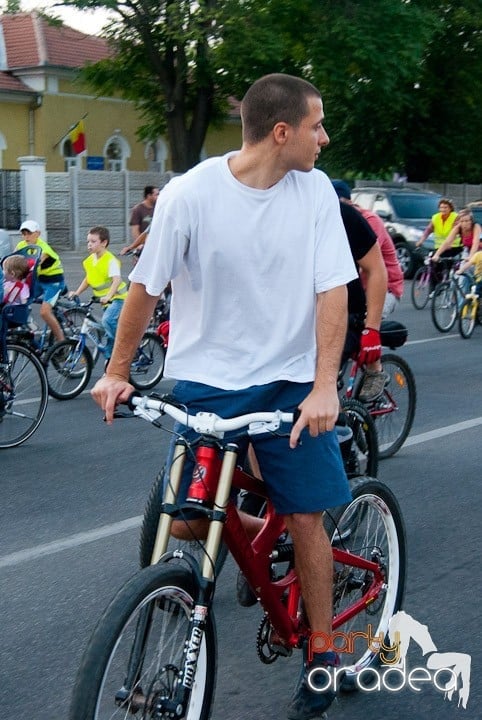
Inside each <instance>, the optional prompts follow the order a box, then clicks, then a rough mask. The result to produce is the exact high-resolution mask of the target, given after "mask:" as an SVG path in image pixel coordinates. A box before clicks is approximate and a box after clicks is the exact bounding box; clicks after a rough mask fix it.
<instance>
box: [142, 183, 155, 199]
mask: <svg viewBox="0 0 482 720" xmlns="http://www.w3.org/2000/svg"><path fill="white" fill-rule="evenodd" d="M155 189H156V186H155V185H146V187H145V188H144V200H145V199H146V197H147V196H148V195H152V193H153V192H154V190H155Z"/></svg>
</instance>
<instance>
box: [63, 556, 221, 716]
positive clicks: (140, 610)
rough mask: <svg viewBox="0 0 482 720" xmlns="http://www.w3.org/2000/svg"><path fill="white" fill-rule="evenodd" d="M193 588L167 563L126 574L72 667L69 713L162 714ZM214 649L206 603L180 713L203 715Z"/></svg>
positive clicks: (184, 573)
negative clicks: (189, 684) (189, 685)
mask: <svg viewBox="0 0 482 720" xmlns="http://www.w3.org/2000/svg"><path fill="white" fill-rule="evenodd" d="M196 590H197V588H196V585H195V581H194V580H193V577H192V575H191V573H190V571H189V570H187V569H186V568H182V567H180V566H178V565H177V566H175V565H173V564H171V563H165V564H161V565H153V566H151V567H148V568H145V569H144V570H141V571H140V572H138V573H137V575H134V577H133V578H132V579H131V580H130V581H129V582H128V583H127V584H126V585H125V586H124V587H123V588H122V589H121V590H120V592H119V593H118V594H117V596H116V597H115V598H114V600H113V601H112V602H111V604H110V605H109V607H108V608H107V610H106V611H105V612H104V615H103V616H102V618H101V620H100V622H99V624H98V625H97V627H96V629H95V630H94V633H93V635H92V637H91V639H90V642H89V644H88V647H87V649H86V651H85V653H84V656H83V658H82V662H81V665H80V668H79V671H78V674H77V679H76V682H75V686H74V692H73V696H72V701H71V705H70V713H69V720H115V719H116V718H118V719H119V720H120V719H121V718H127V717H131V716H134V715H135V716H136V717H139V718H141V717H142V718H146V720H147V718H152V719H154V718H164V717H166V718H167V717H168V715H167V713H166V712H163V709H162V707H163V701H165V700H169V699H172V698H173V697H174V694H175V691H176V687H177V685H178V684H179V682H180V680H181V676H180V672H181V670H182V664H183V660H184V657H185V641H186V638H187V633H188V625H189V619H190V616H191V613H192V612H193V610H194V602H195V598H196V594H197V593H196ZM216 655H217V648H216V628H215V624H214V617H213V616H212V611H210V612H209V614H208V617H207V623H206V629H205V631H204V633H203V636H202V640H201V647H200V652H199V658H198V662H197V669H196V672H195V675H194V678H193V686H192V691H191V696H190V701H189V706H188V708H187V712H186V714H185V715H183V716H182V717H183V718H184V719H185V720H208V718H209V715H210V712H211V706H212V701H213V696H214V688H215V682H216ZM138 712H139V715H136V713H138Z"/></svg>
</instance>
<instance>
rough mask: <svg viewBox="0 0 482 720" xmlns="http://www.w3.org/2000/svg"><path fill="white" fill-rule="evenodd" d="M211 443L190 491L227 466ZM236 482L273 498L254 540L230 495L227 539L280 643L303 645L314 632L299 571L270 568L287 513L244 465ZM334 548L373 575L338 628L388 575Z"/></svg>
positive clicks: (211, 498) (342, 559)
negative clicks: (277, 574) (275, 574)
mask: <svg viewBox="0 0 482 720" xmlns="http://www.w3.org/2000/svg"><path fill="white" fill-rule="evenodd" d="M206 447H208V448H209V449H211V450H212V443H208V445H203V444H201V445H199V446H198V447H197V449H196V461H197V463H196V465H195V470H194V473H193V481H192V483H191V487H190V490H189V492H188V497H189V495H190V494H191V493H192V488H193V486H195V485H198V484H199V475H200V474H201V475H202V476H203V477H211V478H213V477H214V476H216V475H217V476H219V472H220V467H221V464H220V460H219V456H217V455H216V454H215V453H205V452H204V451H205V449H206ZM231 447H232V446H231ZM200 469H201V471H202V472H201V473H200ZM232 486H234V487H235V488H237V489H239V490H247V491H249V492H252V493H255V494H256V495H259V496H261V497H263V498H265V499H266V500H267V511H266V515H265V519H264V524H263V527H262V528H261V530H260V531H259V532H258V534H257V535H256V537H255V538H254V539H253V540H252V541H250V540H249V538H248V535H247V534H246V531H245V529H244V527H243V525H242V521H241V518H240V515H239V513H238V511H237V509H236V506H235V503H234V502H233V500H231V499H230V500H229V501H228V503H227V506H226V508H225V513H226V520H225V524H224V531H223V540H224V541H225V542H226V544H227V546H228V548H229V550H230V552H231V554H232V555H233V557H234V559H235V561H236V563H237V564H238V566H239V568H240V569H241V571H242V573H243V574H244V576H245V577H246V579H247V581H248V583H249V585H250V586H251V587H252V588H253V589H254V590H255V592H256V594H257V595H258V597H259V598H260V601H261V604H262V606H263V608H264V610H265V611H266V612H267V614H268V616H269V620H270V623H271V625H272V627H273V628H274V630H275V632H276V634H277V635H278V637H279V641H280V643H281V644H283V645H284V646H286V647H288V648H293V647H299V646H300V644H301V642H302V640H303V639H304V638H307V637H309V635H310V628H309V627H308V626H307V625H306V624H305V622H304V619H303V617H302V614H301V613H300V599H301V589H300V586H299V582H298V577H297V575H296V571H295V570H294V569H292V570H290V571H289V572H288V573H287V575H286V576H284V577H283V578H281V579H280V580H272V579H271V576H270V568H271V565H272V563H273V557H272V552H273V548H274V547H275V545H276V542H277V540H278V538H279V536H280V535H281V533H282V532H283V531H284V530H285V528H286V526H285V523H284V520H283V517H282V516H280V515H277V514H276V512H275V510H274V508H273V506H272V504H271V502H270V501H269V500H268V499H267V496H266V491H265V488H264V483H263V482H262V481H261V480H259V479H257V478H255V477H254V476H252V475H250V474H249V473H247V472H245V471H244V470H242V469H241V468H240V467H235V469H234V473H233V477H232ZM205 488H206V490H207V494H206V497H207V500H208V502H209V504H210V506H211V507H214V505H215V492H216V483H213V482H212V481H211V482H208V483H206V485H205ZM332 552H333V561H334V562H335V563H340V564H343V565H346V566H350V567H354V568H360V569H363V570H365V571H366V572H367V573H370V574H371V575H372V579H371V582H370V583H369V585H368V586H367V588H366V590H365V592H364V594H363V595H362V596H361V597H360V598H359V599H358V600H357V601H356V602H355V603H353V605H351V606H349V607H348V608H346V609H345V610H343V611H342V612H341V613H340V614H339V615H337V616H336V617H334V619H333V629H336V628H338V627H340V626H341V625H343V624H344V623H345V622H347V621H348V620H350V619H351V618H352V617H354V616H355V615H357V614H358V613H359V612H361V611H363V610H364V609H365V608H366V607H367V606H368V605H370V604H371V603H372V602H374V601H375V600H376V599H377V597H378V595H379V594H380V592H381V591H382V589H383V586H384V583H385V578H384V576H383V574H382V572H381V570H380V567H379V565H378V564H377V563H376V562H372V561H370V560H367V559H365V558H363V557H360V556H358V555H355V554H353V553H351V552H347V551H345V550H342V549H339V548H332ZM285 596H286V598H285Z"/></svg>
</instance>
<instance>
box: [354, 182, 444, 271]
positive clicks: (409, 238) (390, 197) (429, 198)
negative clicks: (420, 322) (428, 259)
mask: <svg viewBox="0 0 482 720" xmlns="http://www.w3.org/2000/svg"><path fill="white" fill-rule="evenodd" d="M441 197H442V196H441V195H439V194H438V193H434V192H430V191H428V190H416V189H414V188H405V187H400V186H397V187H362V188H354V189H353V191H352V194H351V199H352V200H353V202H354V203H356V204H357V205H360V206H361V207H363V208H367V209H368V210H371V211H372V212H376V213H378V215H380V217H381V218H382V220H383V222H384V223H385V227H386V228H387V230H388V232H389V233H390V235H391V236H392V238H393V242H394V243H395V247H396V249H397V255H398V259H399V261H400V265H401V267H402V270H403V274H404V276H405V277H406V278H411V277H413V275H414V273H415V270H416V269H417V267H418V266H419V265H420V264H421V262H422V261H423V257H424V253H423V252H420V251H418V250H417V248H416V247H415V244H416V242H417V241H418V240H420V238H421V236H422V233H423V231H424V230H425V228H426V227H427V225H428V224H429V222H430V220H431V218H432V215H434V214H435V213H436V212H437V211H438V202H439V200H440V198H441ZM422 247H423V249H424V251H425V252H428V251H430V250H433V236H432V235H430V236H429V237H428V238H427V240H426V241H425V243H424V244H423V246H422Z"/></svg>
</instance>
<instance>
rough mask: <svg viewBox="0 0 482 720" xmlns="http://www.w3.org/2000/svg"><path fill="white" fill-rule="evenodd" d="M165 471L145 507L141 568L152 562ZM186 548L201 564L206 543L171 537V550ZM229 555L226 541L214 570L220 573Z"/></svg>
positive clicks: (156, 480)
mask: <svg viewBox="0 0 482 720" xmlns="http://www.w3.org/2000/svg"><path fill="white" fill-rule="evenodd" d="M164 473H165V469H164V468H163V469H162V470H161V472H160V473H159V474H158V475H157V477H156V479H155V481H154V483H153V485H152V487H151V489H150V492H149V495H148V497H147V502H146V506H145V508H144V516H143V518H142V526H141V534H140V538H139V562H140V566H141V568H144V567H147V566H148V565H150V564H151V558H152V551H153V550H154V543H155V541H156V534H157V525H158V523H159V514H160V512H161V505H162V498H163V494H164ZM176 548H178V549H180V550H184V551H185V552H188V553H189V554H190V555H192V556H193V557H194V558H196V560H197V561H198V563H199V564H200V565H201V563H202V560H203V558H204V543H203V542H202V541H201V540H195V539H193V540H178V539H176V538H171V540H170V541H169V547H168V549H169V550H174V549H176ZM227 556H228V546H227V545H226V543H225V542H221V545H220V546H219V551H218V557H217V558H216V564H215V567H214V572H215V574H216V576H218V575H219V573H220V572H221V570H222V569H223V566H224V563H225V562H226V558H227Z"/></svg>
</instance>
